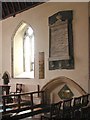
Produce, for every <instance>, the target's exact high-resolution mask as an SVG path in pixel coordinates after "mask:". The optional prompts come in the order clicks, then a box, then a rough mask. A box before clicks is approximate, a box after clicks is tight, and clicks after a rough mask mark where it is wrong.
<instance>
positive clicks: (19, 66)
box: [12, 22, 34, 78]
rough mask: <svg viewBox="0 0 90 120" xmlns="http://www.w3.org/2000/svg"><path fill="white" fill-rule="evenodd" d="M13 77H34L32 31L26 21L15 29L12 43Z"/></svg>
mask: <svg viewBox="0 0 90 120" xmlns="http://www.w3.org/2000/svg"><path fill="white" fill-rule="evenodd" d="M12 48H13V50H12V68H13V69H12V71H13V72H12V73H13V75H12V76H13V78H34V31H33V29H32V27H31V26H30V25H28V24H26V23H24V22H23V23H22V24H21V25H20V26H19V27H18V29H17V30H16V32H15V34H14V37H13V44H12Z"/></svg>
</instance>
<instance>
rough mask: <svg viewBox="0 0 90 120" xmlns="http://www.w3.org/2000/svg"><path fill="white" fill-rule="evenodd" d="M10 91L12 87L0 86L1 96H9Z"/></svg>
mask: <svg viewBox="0 0 90 120" xmlns="http://www.w3.org/2000/svg"><path fill="white" fill-rule="evenodd" d="M9 90H10V85H0V91H1V93H0V94H1V95H8V94H9Z"/></svg>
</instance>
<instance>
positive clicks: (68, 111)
mask: <svg viewBox="0 0 90 120" xmlns="http://www.w3.org/2000/svg"><path fill="white" fill-rule="evenodd" d="M72 100H73V99H72V98H71V99H67V100H64V101H63V109H62V118H63V120H71V118H72Z"/></svg>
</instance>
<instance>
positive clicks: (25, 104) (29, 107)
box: [1, 91, 45, 120]
mask: <svg viewBox="0 0 90 120" xmlns="http://www.w3.org/2000/svg"><path fill="white" fill-rule="evenodd" d="M35 94H37V97H39V98H40V99H41V102H40V103H36V104H35V102H34V99H35ZM38 94H39V96H38ZM26 95H28V96H29V97H30V99H29V100H25V99H24V100H23V99H22V97H23V96H26ZM13 96H14V97H15V96H16V97H17V102H13V103H12V102H10V101H7V100H8V99H10V98H12V97H13ZM37 100H38V99H37ZM42 108H45V104H44V91H35V92H29V93H20V94H13V95H2V107H1V114H2V120H5V119H10V118H12V119H20V118H25V117H27V116H28V117H29V116H33V115H35V114H38V113H41V112H42ZM25 111H26V113H25ZM44 111H45V110H44ZM23 113H24V114H23Z"/></svg>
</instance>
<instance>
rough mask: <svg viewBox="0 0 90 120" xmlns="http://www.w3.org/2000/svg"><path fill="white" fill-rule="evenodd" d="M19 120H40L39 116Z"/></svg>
mask: <svg viewBox="0 0 90 120" xmlns="http://www.w3.org/2000/svg"><path fill="white" fill-rule="evenodd" d="M21 120H40V115H35V116H33V117H27V118H24V119H21Z"/></svg>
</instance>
